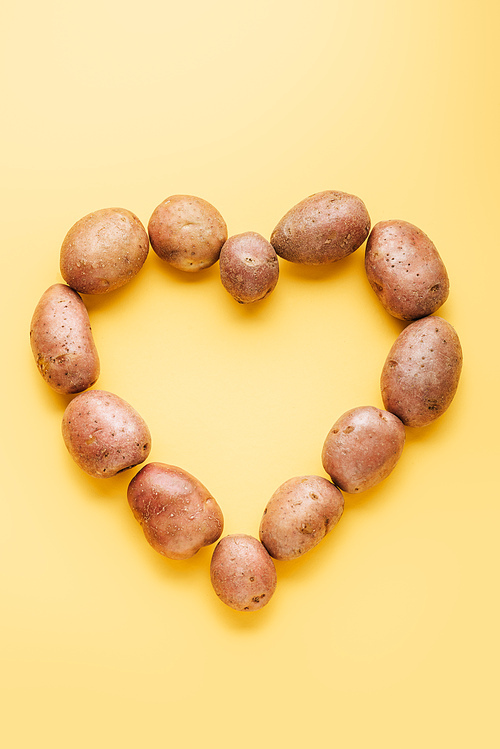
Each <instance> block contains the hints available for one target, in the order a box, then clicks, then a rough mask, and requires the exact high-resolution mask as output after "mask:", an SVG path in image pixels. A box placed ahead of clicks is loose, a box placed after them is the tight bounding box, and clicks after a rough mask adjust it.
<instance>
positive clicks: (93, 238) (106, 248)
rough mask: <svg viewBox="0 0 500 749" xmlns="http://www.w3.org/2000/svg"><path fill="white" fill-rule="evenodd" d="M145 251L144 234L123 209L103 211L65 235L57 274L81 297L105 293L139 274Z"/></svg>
mask: <svg viewBox="0 0 500 749" xmlns="http://www.w3.org/2000/svg"><path fill="white" fill-rule="evenodd" d="M148 251H149V239H148V235H147V233H146V230H145V228H144V226H143V225H142V224H141V222H140V221H139V219H138V218H137V216H135V215H134V214H133V213H131V212H130V211H127V210H126V209H125V208H103V209H101V210H99V211H94V213H89V214H88V216H84V217H83V218H81V219H80V220H79V221H77V222H76V224H75V225H74V226H72V227H71V229H70V230H69V232H68V233H67V234H66V237H65V238H64V241H63V243H62V247H61V274H62V277H63V278H64V280H65V281H66V283H67V284H69V285H70V286H71V287H72V288H73V289H76V291H79V292H80V293H81V294H106V293H107V292H109V291H114V290H115V289H118V288H119V287H120V286H123V285H124V284H126V283H127V282H128V281H130V280H131V279H132V278H133V277H134V276H135V275H136V274H137V273H138V272H139V271H140V269H141V268H142V266H143V264H144V261H145V260H146V257H147V255H148Z"/></svg>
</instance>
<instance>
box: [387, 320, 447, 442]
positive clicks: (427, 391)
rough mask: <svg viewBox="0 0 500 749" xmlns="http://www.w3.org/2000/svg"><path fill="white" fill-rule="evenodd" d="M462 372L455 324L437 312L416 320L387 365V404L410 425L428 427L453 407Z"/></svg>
mask: <svg viewBox="0 0 500 749" xmlns="http://www.w3.org/2000/svg"><path fill="white" fill-rule="evenodd" d="M461 371H462V348H461V346H460V341H459V339H458V336H457V334H456V332H455V330H454V329H453V328H452V326H451V325H450V324H449V323H448V322H446V320H443V318H441V317H437V316H436V315H431V316H430V317H424V318H422V319H421V320H416V321H415V322H412V323H410V324H409V325H408V326H407V327H406V328H405V329H404V330H403V332H402V333H400V335H399V336H398V338H397V339H396V341H395V342H394V345H393V346H392V348H391V350H390V352H389V355H388V357H387V359H386V362H385V364H384V368H383V370H382V377H381V389H382V399H383V401H384V406H385V408H386V409H387V410H388V411H390V412H391V413H393V414H395V415H396V416H398V417H399V418H400V419H401V421H402V422H403V424H406V426H409V427H421V426H426V425H427V424H430V423H431V422H432V421H434V420H435V419H437V418H438V417H439V416H441V415H442V414H443V413H444V412H445V411H446V409H447V408H448V407H449V405H450V403H451V401H452V400H453V398H454V396H455V393H456V391H457V387H458V381H459V379H460V373H461Z"/></svg>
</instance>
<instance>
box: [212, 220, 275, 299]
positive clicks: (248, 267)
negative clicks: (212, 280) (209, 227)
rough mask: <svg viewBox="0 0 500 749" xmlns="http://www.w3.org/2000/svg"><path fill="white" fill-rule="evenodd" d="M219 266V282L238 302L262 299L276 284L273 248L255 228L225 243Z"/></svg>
mask: <svg viewBox="0 0 500 749" xmlns="http://www.w3.org/2000/svg"><path fill="white" fill-rule="evenodd" d="M219 268H220V280H221V282H222V285H223V286H224V288H225V289H226V291H228V292H229V293H230V294H231V296H232V297H233V298H234V299H236V301H237V302H240V303H241V304H248V303H249V302H257V301H259V300H260V299H264V297H266V296H267V295H268V294H270V293H271V291H272V290H273V289H274V287H275V286H276V284H277V283H278V276H279V264H278V257H277V255H276V253H275V251H274V248H273V246H272V245H271V244H270V243H269V242H268V241H267V239H264V237H263V236H261V235H260V234H257V232H254V231H247V232H245V233H244V234H236V235H235V236H233V237H230V238H229V239H228V240H227V242H225V243H224V245H223V247H222V250H221V253H220V258H219Z"/></svg>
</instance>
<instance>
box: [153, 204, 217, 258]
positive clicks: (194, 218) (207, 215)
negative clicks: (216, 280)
mask: <svg viewBox="0 0 500 749" xmlns="http://www.w3.org/2000/svg"><path fill="white" fill-rule="evenodd" d="M148 231H149V238H150V241H151V246H152V248H153V250H154V251H155V252H156V254H157V255H158V257H160V258H161V259H162V260H165V261H166V262H167V263H170V265H173V267H174V268H177V269H178V270H184V271H190V272H194V271H198V270H202V269H203V268H208V267H209V266H210V265H213V264H214V263H216V262H217V260H218V259H219V255H220V251H221V248H222V245H223V244H224V242H225V241H226V239H227V226H226V223H225V221H224V219H223V218H222V216H221V215H220V213H219V211H218V210H217V209H216V208H214V206H213V205H211V204H210V203H208V202H207V201H206V200H203V198H197V197H195V196H194V195H171V196H170V197H169V198H166V200H164V201H163V203H160V205H159V206H157V207H156V208H155V210H154V211H153V214H152V216H151V218H150V220H149V224H148Z"/></svg>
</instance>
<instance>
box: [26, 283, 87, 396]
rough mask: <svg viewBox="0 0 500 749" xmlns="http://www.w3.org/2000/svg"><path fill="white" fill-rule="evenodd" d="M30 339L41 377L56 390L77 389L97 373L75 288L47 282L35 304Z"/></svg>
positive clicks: (82, 310)
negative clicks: (47, 286)
mask: <svg viewBox="0 0 500 749" xmlns="http://www.w3.org/2000/svg"><path fill="white" fill-rule="evenodd" d="M30 342H31V350H32V351H33V356H34V357H35V361H36V365H37V367H38V370H39V372H40V374H41V375H42V377H43V379H44V380H45V381H46V382H47V383H48V384H49V385H50V386H51V387H52V388H53V389H54V390H56V391H57V392H58V393H80V392H81V391H82V390H86V389H87V388H89V387H90V386H91V385H93V384H94V382H95V381H96V380H97V378H98V377H99V356H98V353H97V349H96V347H95V343H94V338H93V336H92V330H91V328H90V320H89V316H88V313H87V309H86V307H85V305H84V303H83V302H82V299H81V297H80V296H79V294H77V293H76V291H73V289H70V288H69V286H65V285H64V284H62V283H56V284H54V285H53V286H50V287H49V288H48V289H47V291H45V292H44V293H43V294H42V297H41V299H40V301H39V302H38V304H37V306H36V307H35V311H34V313H33V317H32V320H31V328H30Z"/></svg>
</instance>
